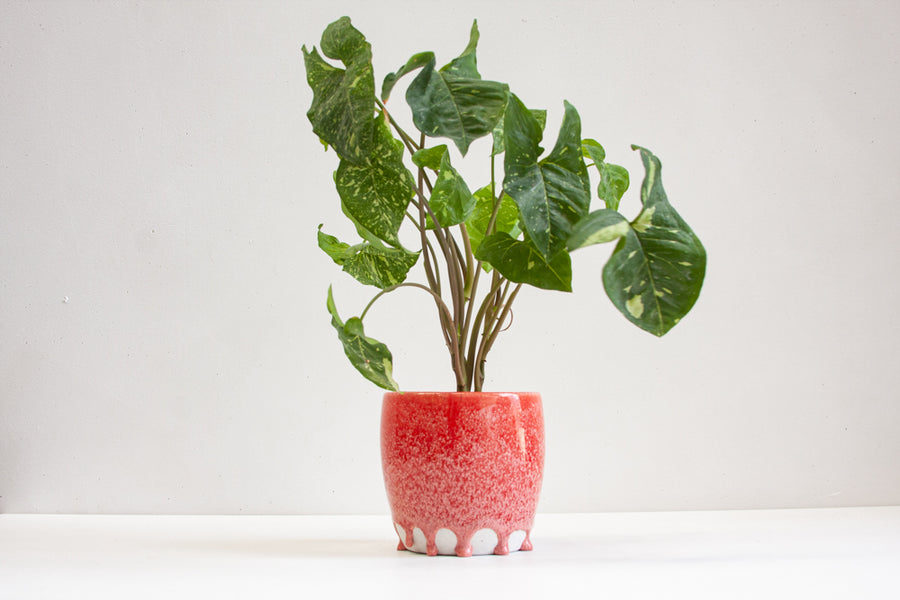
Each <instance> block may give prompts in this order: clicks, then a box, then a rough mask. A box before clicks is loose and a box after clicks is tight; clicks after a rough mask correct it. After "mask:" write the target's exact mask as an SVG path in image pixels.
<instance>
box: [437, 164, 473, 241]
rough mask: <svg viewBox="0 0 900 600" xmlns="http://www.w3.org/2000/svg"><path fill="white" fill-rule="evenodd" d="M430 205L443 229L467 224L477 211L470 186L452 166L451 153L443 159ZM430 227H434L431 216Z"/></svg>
mask: <svg viewBox="0 0 900 600" xmlns="http://www.w3.org/2000/svg"><path fill="white" fill-rule="evenodd" d="M445 149H446V146H445ZM428 203H429V204H430V205H431V210H432V212H434V216H435V217H437V220H438V223H440V225H441V226H442V227H450V226H451V225H458V224H460V223H463V222H465V220H466V219H468V218H469V215H471V214H472V211H473V210H474V209H475V198H474V197H473V196H472V192H470V191H469V186H467V185H466V182H465V181H464V180H463V178H462V177H460V175H459V173H457V171H456V169H454V168H453V166H452V165H451V164H450V153H449V152H446V151H445V152H444V156H443V157H442V158H441V169H440V173H439V174H438V178H437V181H435V182H434V188H433V189H432V191H431V198H429V200H428ZM428 227H429V228H433V227H434V223H433V222H432V220H431V217H430V216H429V217H428Z"/></svg>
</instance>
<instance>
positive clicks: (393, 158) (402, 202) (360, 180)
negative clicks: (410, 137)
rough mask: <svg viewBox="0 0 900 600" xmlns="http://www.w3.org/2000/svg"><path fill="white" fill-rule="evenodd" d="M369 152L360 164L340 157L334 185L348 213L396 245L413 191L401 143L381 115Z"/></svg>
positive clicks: (412, 183) (411, 178) (378, 235)
mask: <svg viewBox="0 0 900 600" xmlns="http://www.w3.org/2000/svg"><path fill="white" fill-rule="evenodd" d="M374 129H375V132H374V141H375V144H374V147H373V149H372V153H371V154H370V155H369V156H368V157H366V159H365V160H363V161H362V162H361V163H359V164H354V163H352V162H349V161H345V160H341V164H340V166H339V167H338V169H337V172H336V173H335V186H336V187H337V191H338V194H339V195H340V197H341V202H342V204H343V207H344V209H345V210H346V212H347V214H348V215H350V216H351V217H352V218H353V219H354V220H355V222H357V223H358V224H359V225H361V226H362V227H364V228H365V229H366V230H368V231H370V232H371V233H373V234H374V235H375V236H377V237H378V238H379V239H382V240H384V241H385V242H387V243H389V244H391V245H393V246H399V245H400V242H399V240H398V238H397V231H398V230H399V229H400V225H401V223H402V222H403V216H404V215H405V214H406V207H407V206H408V205H409V201H410V199H411V198H412V196H413V193H414V189H413V186H414V181H413V177H412V174H410V172H409V171H408V170H407V168H406V166H405V165H404V164H403V143H402V142H400V141H399V140H396V139H394V137H393V136H392V135H391V132H390V130H389V129H388V127H387V124H386V123H385V122H384V117H383V116H381V115H379V116H378V117H376V118H375V127H374Z"/></svg>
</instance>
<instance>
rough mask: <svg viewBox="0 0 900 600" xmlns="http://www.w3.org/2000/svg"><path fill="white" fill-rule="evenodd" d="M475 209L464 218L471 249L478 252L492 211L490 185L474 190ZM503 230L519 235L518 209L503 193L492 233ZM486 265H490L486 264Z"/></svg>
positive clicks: (512, 234)
mask: <svg viewBox="0 0 900 600" xmlns="http://www.w3.org/2000/svg"><path fill="white" fill-rule="evenodd" d="M473 195H474V196H475V210H473V211H472V215H471V216H470V217H469V218H468V219H467V220H466V230H467V231H468V233H469V242H470V243H471V245H472V251H473V252H476V253H477V252H478V247H479V246H480V245H481V241H482V240H483V239H484V236H485V234H486V232H487V228H488V225H489V224H490V222H491V215H492V214H493V212H494V202H495V201H494V196H493V195H492V194H491V186H489V185H486V186H484V187H483V188H481V189H479V190H476V191H475V193H474V194H473ZM495 232H503V233H508V234H509V235H510V237H512V238H516V237H518V236H519V233H520V231H519V209H518V208H516V203H515V202H513V199H512V198H510V197H509V196H507V195H506V194H503V197H502V198H501V200H500V208H499V210H498V211H497V218H496V220H495V221H494V229H493V231H492V233H495ZM487 266H488V267H489V266H490V265H487Z"/></svg>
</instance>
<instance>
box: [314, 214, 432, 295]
mask: <svg viewBox="0 0 900 600" xmlns="http://www.w3.org/2000/svg"><path fill="white" fill-rule="evenodd" d="M321 227H322V226H321V225H320V226H319V234H318V238H319V248H321V249H322V250H324V251H325V253H326V254H328V256H330V257H331V259H332V260H333V261H334V262H335V264H338V265H341V266H343V267H344V272H345V273H348V274H349V275H351V276H352V277H353V278H354V279H356V280H357V281H359V282H360V283H363V284H365V285H374V286H375V287H378V288H381V289H385V288H388V287H391V286H393V285H397V284H398V283H403V281H405V280H406V275H407V273H409V270H410V269H411V268H412V267H413V265H415V264H416V261H417V260H418V258H419V253H418V252H410V251H409V250H405V249H403V248H386V247H384V246H382V245H372V244H371V243H369V242H363V243H362V244H357V245H356V246H351V245H349V244H345V243H344V242H341V241H340V240H338V239H337V238H336V237H334V236H333V235H328V234H326V233H325V232H323V231H322V229H321Z"/></svg>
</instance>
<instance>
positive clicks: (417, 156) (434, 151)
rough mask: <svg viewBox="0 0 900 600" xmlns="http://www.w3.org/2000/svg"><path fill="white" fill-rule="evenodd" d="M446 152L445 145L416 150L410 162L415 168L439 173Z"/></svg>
mask: <svg viewBox="0 0 900 600" xmlns="http://www.w3.org/2000/svg"><path fill="white" fill-rule="evenodd" d="M446 152H447V144H441V145H440V146H433V147H431V148H423V149H422V150H416V152H415V153H414V154H413V155H412V161H413V164H415V165H416V166H417V167H421V168H423V169H431V170H433V171H439V170H440V169H441V160H442V159H443V158H444V154H446Z"/></svg>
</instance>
